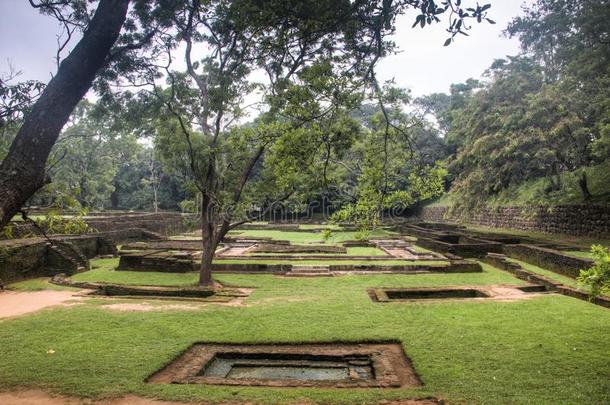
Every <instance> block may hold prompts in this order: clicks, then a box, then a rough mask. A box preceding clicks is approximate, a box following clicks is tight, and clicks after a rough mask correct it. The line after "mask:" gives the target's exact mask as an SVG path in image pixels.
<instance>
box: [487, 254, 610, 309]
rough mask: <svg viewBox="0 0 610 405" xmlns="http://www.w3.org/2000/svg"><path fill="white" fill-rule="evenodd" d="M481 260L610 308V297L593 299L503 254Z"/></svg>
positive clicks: (525, 278) (518, 276)
mask: <svg viewBox="0 0 610 405" xmlns="http://www.w3.org/2000/svg"><path fill="white" fill-rule="evenodd" d="M481 260H482V261H483V262H485V263H489V264H491V265H492V266H494V267H497V268H499V269H502V270H505V271H508V272H509V273H511V274H513V275H514V276H515V277H517V278H519V279H521V280H525V281H529V282H535V283H538V284H542V285H544V286H546V287H547V288H548V289H549V290H551V291H556V292H558V293H560V294H563V295H566V296H568V297H573V298H578V299H580V300H583V301H588V302H591V303H593V304H596V305H600V306H602V307H606V308H610V297H596V298H593V299H591V295H590V294H588V293H586V292H584V291H581V290H578V289H576V288H573V287H570V286H567V285H564V284H561V283H558V282H556V281H555V280H552V279H550V278H548V277H545V276H541V275H540V274H536V273H533V272H531V271H528V270H526V269H524V268H523V267H521V266H520V265H519V264H518V263H513V262H510V261H508V260H507V258H506V256H505V255H503V254H496V253H489V254H488V255H487V256H486V257H484V258H482V259H481Z"/></svg>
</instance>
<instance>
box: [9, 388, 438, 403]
mask: <svg viewBox="0 0 610 405" xmlns="http://www.w3.org/2000/svg"><path fill="white" fill-rule="evenodd" d="M438 403H439V402H437V401H434V400H425V399H424V400H402V401H401V400H399V401H381V402H380V403H379V404H380V405H438ZM0 404H2V405H187V403H186V402H174V401H160V400H155V399H149V398H142V397H137V396H133V395H129V396H126V397H123V398H117V399H104V400H90V399H79V398H71V397H64V396H59V395H51V394H48V393H46V392H44V391H39V390H28V391H16V392H0ZM188 404H205V402H189V403H188ZM226 404H227V405H228V404H234V405H236V404H237V403H236V402H227V403H226ZM240 404H241V405H247V404H249V403H248V402H241V403H240ZM301 404H302V405H306V404H307V405H310V404H312V403H311V402H296V403H295V405H301Z"/></svg>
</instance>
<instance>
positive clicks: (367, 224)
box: [331, 86, 446, 239]
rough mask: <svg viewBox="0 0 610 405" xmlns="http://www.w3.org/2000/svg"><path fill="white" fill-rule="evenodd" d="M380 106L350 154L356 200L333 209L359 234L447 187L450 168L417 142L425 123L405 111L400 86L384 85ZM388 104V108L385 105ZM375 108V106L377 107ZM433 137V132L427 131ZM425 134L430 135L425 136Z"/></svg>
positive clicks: (362, 235) (335, 218)
mask: <svg viewBox="0 0 610 405" xmlns="http://www.w3.org/2000/svg"><path fill="white" fill-rule="evenodd" d="M380 101H382V103H381V104H380V108H379V110H378V111H376V112H375V113H374V114H373V115H372V116H369V117H366V118H365V121H364V122H365V123H366V124H367V126H368V128H367V129H368V132H367V134H366V135H365V136H364V137H362V140H361V143H360V145H358V146H357V147H356V148H359V150H358V149H356V148H353V150H356V151H357V153H351V154H350V160H349V162H345V163H343V164H344V165H346V166H351V169H350V173H351V174H352V176H353V175H354V174H357V177H356V178H355V179H353V181H354V182H355V190H354V194H355V196H354V200H355V201H354V202H350V203H347V204H345V205H344V206H342V207H341V208H340V209H339V210H338V211H336V212H335V213H333V215H332V217H331V219H332V221H334V222H336V223H340V222H351V223H355V224H357V226H358V227H359V238H361V239H366V237H367V233H368V231H370V230H371V229H375V228H376V227H378V226H379V225H380V224H381V221H382V216H383V213H384V212H386V213H388V214H389V215H390V216H392V215H396V214H400V213H401V212H402V210H404V209H405V208H408V207H410V206H412V205H414V204H415V203H416V202H418V201H421V200H427V199H429V198H432V197H434V196H437V195H440V194H441V193H442V192H443V191H444V177H445V175H446V171H445V170H444V169H443V168H442V167H441V166H440V164H434V162H433V161H430V160H426V156H425V155H423V153H424V151H423V149H422V148H420V147H419V146H420V145H418V144H417V142H418V141H419V140H421V138H422V137H421V136H418V135H419V134H420V133H419V132H418V131H419V130H421V128H422V124H421V123H420V122H419V121H418V120H417V118H416V117H413V116H411V115H408V114H406V113H405V112H404V106H405V105H407V104H408V103H409V101H410V99H409V95H408V93H407V92H405V91H404V90H402V89H398V88H393V87H391V86H386V87H385V88H384V93H383V95H382V100H380ZM386 106H387V107H386ZM373 111H375V110H373ZM426 135H428V136H429V137H430V138H433V134H431V133H427V134H426ZM423 138H426V136H424V137H423Z"/></svg>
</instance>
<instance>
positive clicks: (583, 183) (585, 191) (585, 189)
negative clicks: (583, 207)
mask: <svg viewBox="0 0 610 405" xmlns="http://www.w3.org/2000/svg"><path fill="white" fill-rule="evenodd" d="M578 187H580V191H581V193H582V196H583V199H584V200H585V201H589V200H590V199H591V197H593V196H592V195H591V192H590V191H589V185H588V182H587V172H586V171H585V170H584V169H583V171H582V174H581V175H580V179H578Z"/></svg>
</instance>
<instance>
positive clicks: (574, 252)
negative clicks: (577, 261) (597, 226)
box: [564, 250, 595, 259]
mask: <svg viewBox="0 0 610 405" xmlns="http://www.w3.org/2000/svg"><path fill="white" fill-rule="evenodd" d="M564 253H567V254H569V255H572V256H576V257H582V258H583V259H595V256H593V253H591V252H583V251H582V250H570V251H566V252H564Z"/></svg>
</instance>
